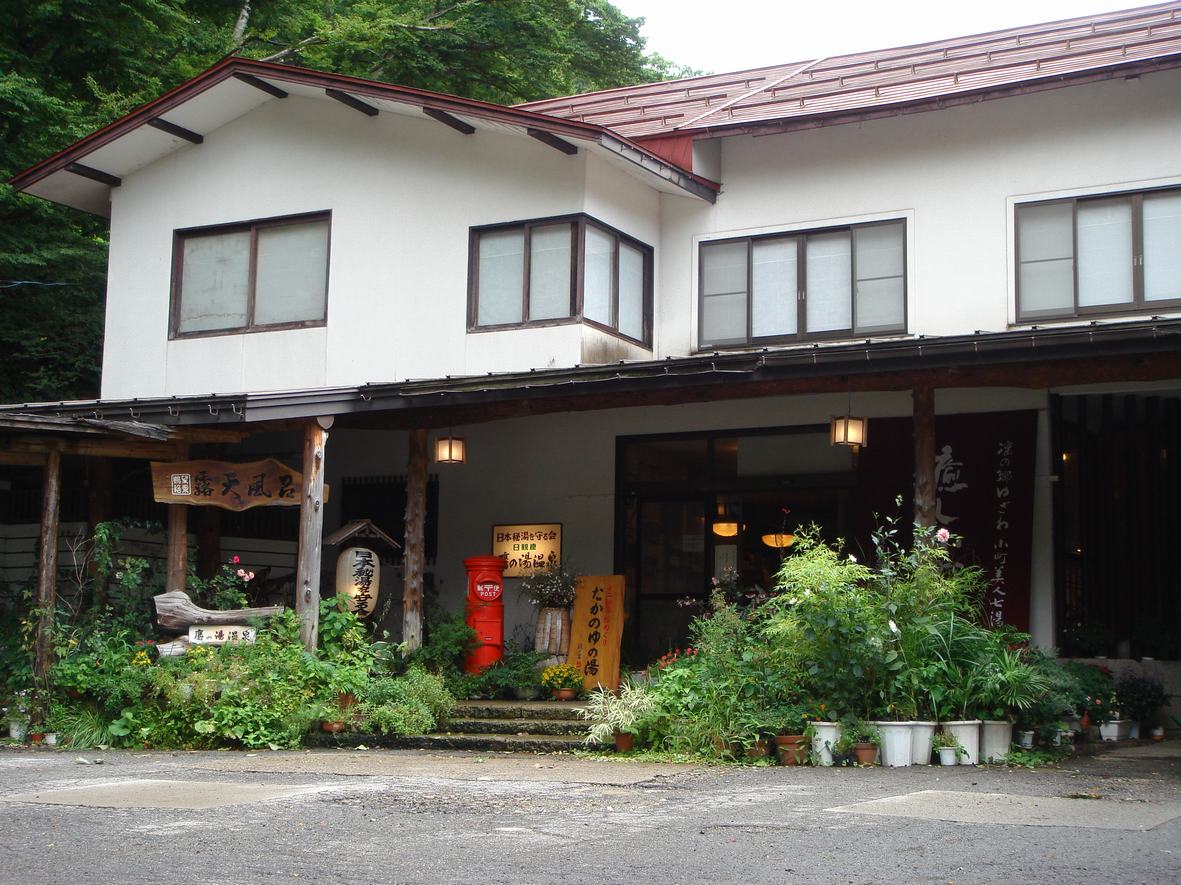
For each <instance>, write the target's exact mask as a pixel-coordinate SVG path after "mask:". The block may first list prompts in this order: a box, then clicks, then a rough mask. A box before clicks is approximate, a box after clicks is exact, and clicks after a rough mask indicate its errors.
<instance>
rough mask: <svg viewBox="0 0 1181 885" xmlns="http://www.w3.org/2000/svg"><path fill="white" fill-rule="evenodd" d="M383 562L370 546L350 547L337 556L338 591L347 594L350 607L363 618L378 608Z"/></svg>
mask: <svg viewBox="0 0 1181 885" xmlns="http://www.w3.org/2000/svg"><path fill="white" fill-rule="evenodd" d="M380 585H381V562H380V560H379V559H378V558H377V554H376V553H374V552H373V551H372V550H370V549H369V548H368V547H349V548H348V549H347V550H342V551H341V554H340V556H338V557H337V558H336V592H337V593H343V594H345V595H346V596H347V597H348V598H349V599H350V600H351V602H350V603H349V609H350V610H351V611H352V612H353V613H354V614H357V615H360V616H361V617H363V618H367V617H369V615H371V614H373V612H374V610H375V609H376V608H377V590H378V587H380Z"/></svg>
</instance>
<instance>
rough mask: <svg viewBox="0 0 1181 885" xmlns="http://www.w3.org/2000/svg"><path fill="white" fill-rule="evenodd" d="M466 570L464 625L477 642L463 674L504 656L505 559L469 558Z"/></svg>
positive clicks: (466, 661) (486, 665) (468, 657)
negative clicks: (465, 618) (465, 614)
mask: <svg viewBox="0 0 1181 885" xmlns="http://www.w3.org/2000/svg"><path fill="white" fill-rule="evenodd" d="M463 564H464V567H465V568H466V569H467V625H468V626H469V627H471V628H472V629H473V630H475V631H476V641H477V642H478V643H480V644H479V645H477V646H476V648H475V650H474V651H473V652H472V653H471V654H469V655H468V656H467V657H466V658H465V659H464V662H463V669H464V672H465V673H479V672H480V671H482V670H486V669H488V668H489V667H490V666H492V665H493V664H495V663H496V662H497V661H499V660H500V658H501V656H502V655H503V654H504V560H503V559H501V558H500V557H499V556H472V557H470V558H468V559H465V560H464V561H463Z"/></svg>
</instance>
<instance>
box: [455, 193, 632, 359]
mask: <svg viewBox="0 0 1181 885" xmlns="http://www.w3.org/2000/svg"><path fill="white" fill-rule="evenodd" d="M560 224H568V225H570V232H571V243H570V315H569V316H564V317H550V318H548V319H539V320H531V319H529V318H528V317H529V282H530V281H529V265H530V257H531V256H530V243H531V239H532V232H533V231H534V230H535V229H537V228H539V227H553V226H555V225H560ZM588 227H594V228H596V229H597V230H599V231H601V232H602V233H605V234H608V235H609V236H611V237H612V238H613V239H614V241H615V250H614V257H613V259H612V268H611V324H610V325H608V324H606V323H601V322H599V321H598V320H592V319H590V318H588V317H587V316H585V314H584V310H583V300H584V299H583V296H584V288H585V286H584V284H585V279H586V275H585V257H586V230H587V228H588ZM510 230H520V231H522V233H523V234H524V237H525V248H524V250H523V263H524V266H523V273H522V284H521V316H522V317H523V319H522V320H521V321H519V322H512V323H494V324H484V325H481V324H480V322H479V317H480V236H481V235H482V234H486V233H503V232H504V231H510ZM623 244H626V245H628V246H631V247H632V248H634V249H636V250H638V251H639V252H640V254H641V255H642V256H643V259H644V282H643V285H644V292H643V337H642V338H634V337H632V336H631V335H628V334H626V333H624V332H621V331H620V330H619V329H618V325H619V250H620V246H621V245H623ZM654 257H655V250H654V249H653V248H652V247H651V246H649V245H648V244H647V243H644V242H643V241H642V240H637V239H636V238H635V237H633V236H629V235H628V234H626V233H624V232H623V231H621V230H619V229H618V228H616V227H612V226H611V225H609V224H607V223H605V222H603V221H600V220H599V219H597V218H594V217H593V216H590V215H587V214H585V213H575V214H571V215H553V216H547V217H544V218H531V219H527V220H524V221H512V222H507V223H504V224H488V225H481V226H478V227H472V228H470V229H469V237H468V318H467V330H468V331H469V332H500V331H506V330H511V329H530V328H538V327H541V326H564V325H570V324H573V323H583V324H585V325H587V326H591V327H593V328H595V329H599V330H601V331H603V332H606V333H607V334H609V335H612V336H614V337H616V338H622V339H623V340H624V341H629V342H631V343H633V344H638V345H640V346H641V347H644V348H646V349H649V350H650V349H651V348H652V304H653V293H652V289H653V286H652V282H653V264H654Z"/></svg>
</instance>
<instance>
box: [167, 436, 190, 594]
mask: <svg viewBox="0 0 1181 885" xmlns="http://www.w3.org/2000/svg"><path fill="white" fill-rule="evenodd" d="M188 453H189V447H188V445H186V444H184V443H182V444H181V445H179V446H177V456H178V457H180V458H182V459H183V458H185V457H187V456H188ZM188 554H189V508H188V507H186V506H185V505H184V504H169V505H168V547H167V550H166V552H165V554H164V590H165V592H170V591H172V590H183V591H187V590H188V587H187V586H186V584H187V581H186V578H187V576H188V571H189V568H188V566H189V556H188Z"/></svg>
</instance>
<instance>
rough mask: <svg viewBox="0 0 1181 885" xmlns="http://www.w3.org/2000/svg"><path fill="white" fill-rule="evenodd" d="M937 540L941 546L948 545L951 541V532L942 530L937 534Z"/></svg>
mask: <svg viewBox="0 0 1181 885" xmlns="http://www.w3.org/2000/svg"><path fill="white" fill-rule="evenodd" d="M935 540H936V541H938V542H939V543H940V544H946V543H947V542H948V541H949V540H951V532H949V531H948V530H947V529H940V530H939V531H937V532H936V533H935Z"/></svg>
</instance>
